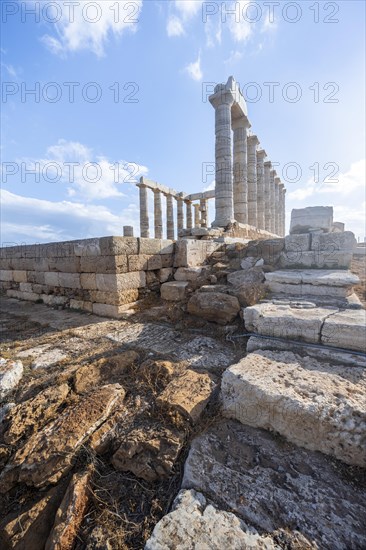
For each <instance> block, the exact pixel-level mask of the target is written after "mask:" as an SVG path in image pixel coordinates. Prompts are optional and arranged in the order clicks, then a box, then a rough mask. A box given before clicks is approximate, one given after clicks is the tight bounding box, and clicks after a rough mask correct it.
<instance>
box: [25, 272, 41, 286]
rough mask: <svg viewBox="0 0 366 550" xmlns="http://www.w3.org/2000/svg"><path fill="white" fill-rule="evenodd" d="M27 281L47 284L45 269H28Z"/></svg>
mask: <svg viewBox="0 0 366 550" xmlns="http://www.w3.org/2000/svg"><path fill="white" fill-rule="evenodd" d="M27 281H28V282H29V283H35V284H38V285H44V284H45V274H44V272H43V271H27Z"/></svg>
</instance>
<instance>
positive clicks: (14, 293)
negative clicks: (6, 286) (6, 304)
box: [6, 290, 39, 302]
mask: <svg viewBox="0 0 366 550" xmlns="http://www.w3.org/2000/svg"><path fill="white" fill-rule="evenodd" d="M6 295H7V296H9V298H16V299H17V300H26V301H27V302H37V301H38V300H39V294H36V293H35V292H22V291H20V290H7V291H6Z"/></svg>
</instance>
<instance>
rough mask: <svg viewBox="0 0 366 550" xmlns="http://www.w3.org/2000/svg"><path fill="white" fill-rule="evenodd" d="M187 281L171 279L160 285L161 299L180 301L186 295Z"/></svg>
mask: <svg viewBox="0 0 366 550" xmlns="http://www.w3.org/2000/svg"><path fill="white" fill-rule="evenodd" d="M187 286H188V283H187V282H184V281H172V282H170V283H164V284H162V285H161V287H160V295H161V297H162V299H163V300H168V301H171V302H180V301H181V300H184V298H185V296H186V290H187Z"/></svg>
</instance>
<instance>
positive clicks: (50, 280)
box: [44, 272, 61, 286]
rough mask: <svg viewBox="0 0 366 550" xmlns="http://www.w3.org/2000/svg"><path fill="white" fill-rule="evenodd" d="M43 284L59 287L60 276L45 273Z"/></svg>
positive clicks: (53, 273)
mask: <svg viewBox="0 0 366 550" xmlns="http://www.w3.org/2000/svg"><path fill="white" fill-rule="evenodd" d="M44 282H45V285H47V286H61V283H60V274H59V273H56V272H50V273H45V274H44Z"/></svg>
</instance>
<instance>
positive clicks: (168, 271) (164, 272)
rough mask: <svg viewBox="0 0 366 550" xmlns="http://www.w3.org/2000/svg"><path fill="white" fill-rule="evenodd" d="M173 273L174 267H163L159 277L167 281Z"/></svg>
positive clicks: (162, 280)
mask: <svg viewBox="0 0 366 550" xmlns="http://www.w3.org/2000/svg"><path fill="white" fill-rule="evenodd" d="M172 275H173V268H172V267H163V268H162V269H160V271H159V274H158V277H159V281H160V282H161V283H166V282H167V281H168V280H169V277H171V276H172Z"/></svg>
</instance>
